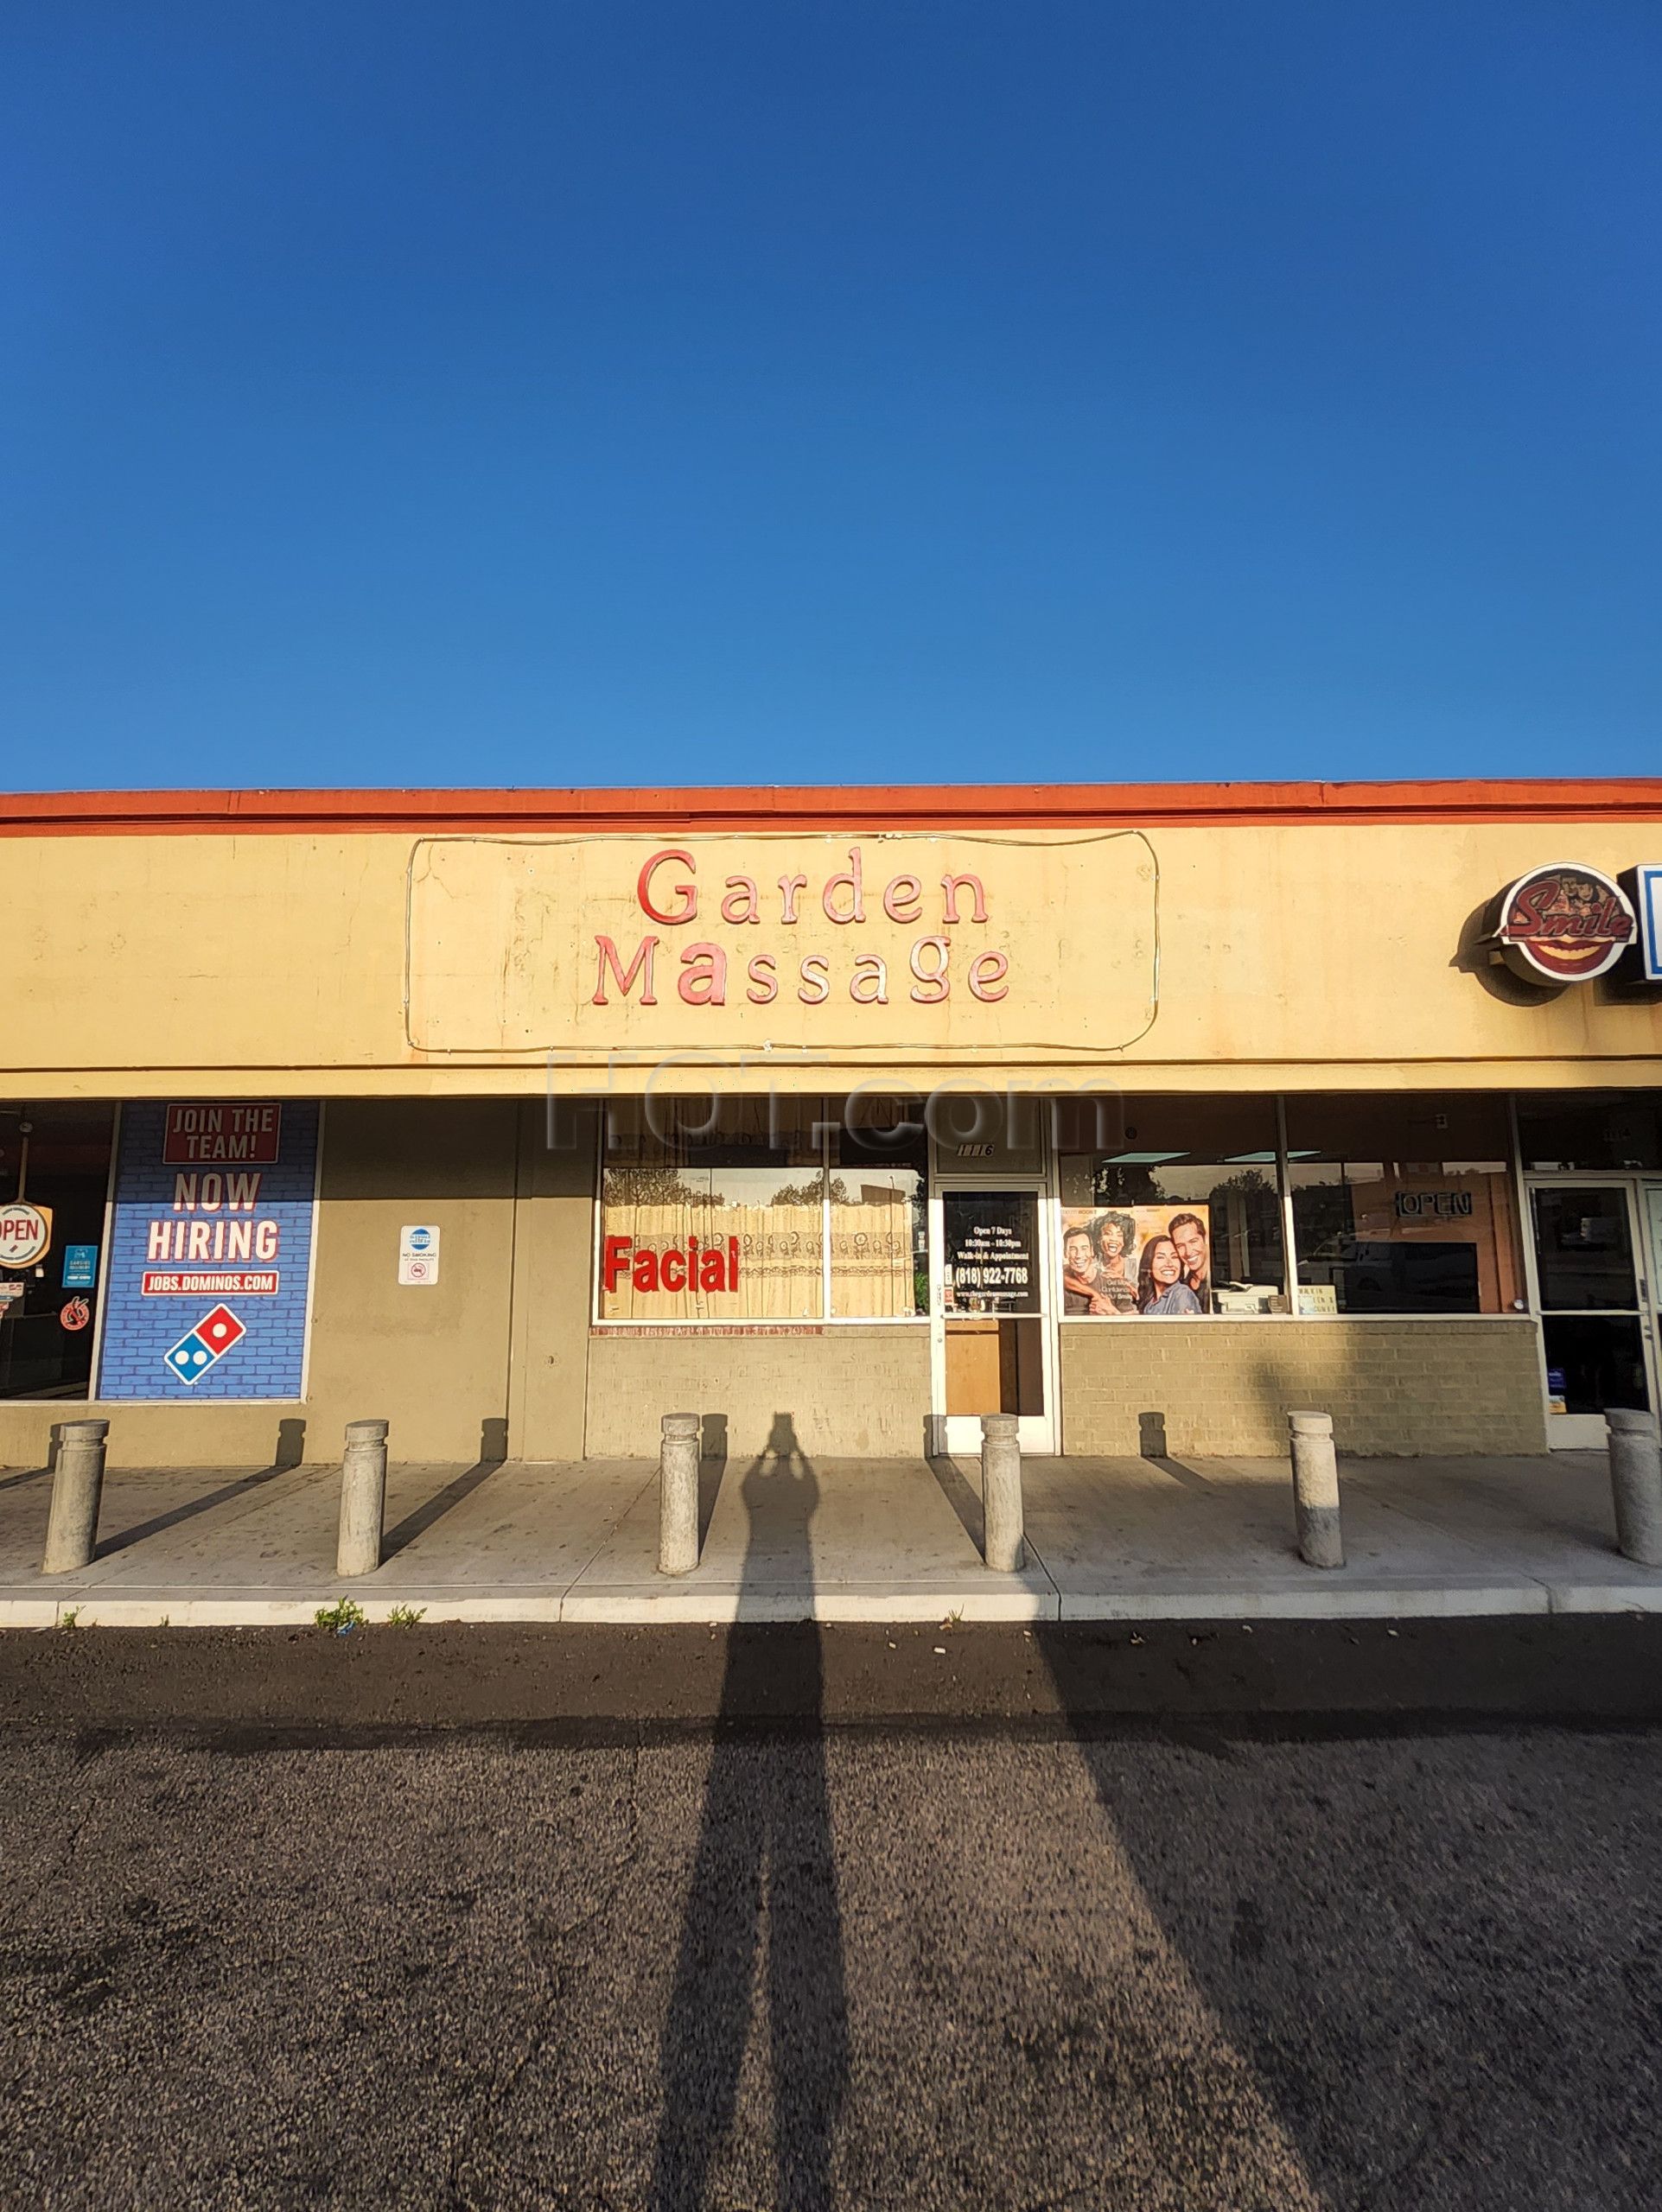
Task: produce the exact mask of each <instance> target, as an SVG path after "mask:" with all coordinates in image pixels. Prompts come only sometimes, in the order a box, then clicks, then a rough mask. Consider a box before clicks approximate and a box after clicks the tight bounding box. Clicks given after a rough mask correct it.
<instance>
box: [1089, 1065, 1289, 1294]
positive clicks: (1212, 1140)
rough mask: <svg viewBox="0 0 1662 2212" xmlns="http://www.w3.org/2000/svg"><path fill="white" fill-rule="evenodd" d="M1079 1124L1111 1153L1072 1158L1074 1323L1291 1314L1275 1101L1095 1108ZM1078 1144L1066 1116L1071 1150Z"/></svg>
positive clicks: (1158, 1100)
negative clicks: (1285, 1307) (1282, 1309)
mask: <svg viewBox="0 0 1662 2212" xmlns="http://www.w3.org/2000/svg"><path fill="white" fill-rule="evenodd" d="M1072 1118H1073V1119H1074V1120H1076V1121H1077V1122H1079V1123H1080V1124H1081V1126H1082V1127H1083V1125H1085V1124H1089V1125H1091V1127H1092V1132H1093V1134H1097V1135H1106V1136H1107V1137H1108V1139H1109V1142H1110V1148H1109V1149H1107V1150H1093V1151H1073V1150H1067V1149H1064V1150H1063V1152H1062V1157H1061V1220H1060V1225H1059V1226H1060V1233H1059V1243H1060V1253H1061V1267H1062V1309H1063V1311H1064V1313H1068V1314H1071V1315H1073V1316H1075V1317H1079V1318H1083V1317H1092V1318H1095V1319H1123V1318H1126V1317H1135V1316H1142V1317H1143V1318H1148V1319H1156V1320H1158V1319H1181V1318H1182V1317H1183V1316H1185V1315H1188V1316H1193V1315H1194V1314H1197V1313H1271V1312H1274V1311H1275V1310H1276V1308H1277V1306H1278V1305H1281V1304H1283V1303H1284V1290H1285V1265H1284V1262H1283V1252H1282V1243H1283V1239H1282V1227H1281V1201H1280V1198H1279V1196H1278V1195H1277V1181H1276V1109H1275V1102H1274V1100H1273V1099H1271V1098H1220V1099H1212V1098H1182V1097H1163V1098H1162V1097H1144V1098H1125V1099H1122V1100H1114V1101H1111V1102H1107V1103H1106V1104H1105V1107H1100V1108H1099V1107H1098V1105H1097V1103H1095V1102H1090V1101H1086V1102H1080V1103H1079V1105H1078V1106H1077V1108H1076V1109H1074V1110H1073V1116H1072ZM1069 1134H1070V1132H1069V1128H1068V1117H1067V1116H1064V1118H1063V1119H1062V1122H1061V1124H1060V1128H1059V1135H1060V1138H1061V1141H1062V1142H1063V1143H1064V1145H1065V1144H1066V1142H1067V1135H1069Z"/></svg>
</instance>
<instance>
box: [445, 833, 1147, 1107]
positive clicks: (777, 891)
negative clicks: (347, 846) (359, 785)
mask: <svg viewBox="0 0 1662 2212" xmlns="http://www.w3.org/2000/svg"><path fill="white" fill-rule="evenodd" d="M1157 902H1158V877H1157V869H1156V862H1155V856H1154V853H1153V849H1152V848H1151V847H1150V845H1149V842H1148V840H1147V838H1146V837H1145V836H1143V834H1142V833H1141V832H1140V831H1136V830H1127V831H1112V830H1110V831H1099V832H1094V833H1086V834H1084V835H1080V836H1067V835H1065V834H1054V835H1051V836H1043V835H1032V836H1028V835H1022V834H1017V833H1015V832H1011V833H1009V834H999V833H987V834H977V835H973V836H968V835H965V836H958V835H941V836H927V835H916V834H912V833H905V834H897V835H893V836H889V835H885V834H881V833H880V834H876V835H874V834H871V833H865V834H861V835H854V836H850V835H848V834H846V833H844V834H842V835H838V834H837V833H836V832H831V831H827V832H825V833H823V834H814V833H811V834H808V835H787V834H783V833H781V834H770V833H766V832H764V833H761V834H755V833H751V834H747V835H742V836H730V837H728V836H682V837H679V838H657V839H652V840H646V839H641V838H634V837H623V836H596V837H593V838H586V839H585V838H570V837H547V838H532V837H526V838H511V837H434V838H424V839H422V840H421V841H419V842H418V843H417V846H416V847H415V849H414V850H413V852H412V855H411V864H410V873H409V897H408V928H407V938H406V947H405V1002H406V1003H405V1014H406V1023H407V1039H408V1043H409V1045H410V1047H411V1050H412V1052H417V1053H422V1054H427V1053H432V1054H444V1055H449V1054H454V1053H462V1054H466V1055H468V1056H479V1057H482V1058H513V1057H517V1056H521V1055H523V1056H525V1057H527V1058H529V1057H531V1056H532V1055H536V1056H548V1057H551V1058H558V1059H559V1060H561V1061H563V1062H565V1063H569V1064H570V1065H575V1066H579V1067H581V1066H584V1065H605V1064H606V1063H607V1062H608V1061H611V1062H613V1063H616V1062H618V1061H620V1060H623V1061H641V1060H645V1061H647V1062H651V1061H652V1060H653V1059H655V1058H663V1057H664V1056H665V1055H674V1054H677V1053H685V1054H686V1055H688V1056H689V1058H692V1059H696V1060H697V1062H698V1063H699V1064H700V1065H736V1064H740V1063H748V1062H751V1061H754V1060H755V1058H758V1057H759V1056H767V1055H770V1054H774V1053H780V1052H793V1051H794V1052H808V1053H810V1054H813V1055H816V1056H821V1055H823V1056H824V1057H825V1058H828V1059H842V1060H844V1061H847V1062H849V1063H857V1062H861V1061H869V1062H870V1063H871V1064H873V1065H895V1064H896V1063H904V1062H905V1061H907V1059H913V1060H917V1059H927V1060H928V1061H929V1062H932V1063H937V1062H939V1061H940V1060H942V1059H945V1060H946V1061H947V1062H948V1063H949V1064H950V1063H951V1062H952V1061H953V1060H962V1061H964V1062H965V1063H966V1064H972V1063H974V1062H975V1061H977V1060H979V1059H981V1058H984V1056H985V1055H986V1054H988V1053H989V1052H998V1053H1000V1054H1001V1055H1003V1056H1005V1057H1006V1058H1008V1057H1010V1056H1013V1055H1018V1056H1019V1055H1023V1054H1025V1056H1026V1057H1027V1058H1029V1059H1030V1060H1031V1061H1032V1062H1034V1063H1036V1064H1038V1065H1044V1064H1046V1063H1050V1064H1054V1065H1070V1064H1072V1065H1077V1064H1079V1062H1081V1061H1086V1062H1088V1061H1090V1060H1092V1059H1094V1058H1099V1057H1101V1056H1103V1055H1105V1054H1109V1053H1112V1052H1118V1051H1120V1050H1123V1049H1124V1046H1126V1045H1127V1044H1129V1043H1130V1042H1131V1041H1132V1040H1133V1039H1136V1038H1137V1037H1138V1036H1139V1035H1141V1034H1143V1033H1144V1032H1145V1031H1146V1030H1147V1029H1148V1027H1149V1024H1150V1022H1151V1021H1152V1020H1153V1018H1154V1014H1155V1010H1156V1005H1155V992H1156V972H1157V965H1156V930H1157Z"/></svg>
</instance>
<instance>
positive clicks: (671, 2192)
mask: <svg viewBox="0 0 1662 2212" xmlns="http://www.w3.org/2000/svg"><path fill="white" fill-rule="evenodd" d="M740 1495H741V1496H742V1498H743V1500H744V1503H745V1507H746V1510H747V1511H748V1515H749V1529H748V1543H747V1548H746V1553H745V1561H744V1568H743V1573H742V1580H741V1586H740V1600H739V1616H740V1617H739V1618H738V1619H737V1620H736V1621H735V1623H734V1624H733V1626H732V1628H731V1629H730V1630H729V1635H728V1644H727V1665H726V1669H725V1673H724V1675H723V1686H722V1699H721V1706H720V1710H719V1713H718V1716H717V1719H716V1734H715V1743H714V1745H713V1748H712V1750H711V1753H710V1773H709V1777H708V1779H707V1781H706V1783H705V1788H704V1810H703V1816H702V1818H701V1820H700V1822H699V1828H698V1840H697V1847H696V1851H695V1854H694V1859H693V1869H692V1878H691V1885H690V1887H689V1890H688V1892H687V1900H686V1907H685V1919H684V1921H683V1923H682V1929H681V1943H680V1952H679V1956H678V1961H677V1966H676V1974H675V1986H674V1991H673V1993H672V1996H671V1999H670V2004H669V2010H668V2013H667V2016H666V2018H665V2024H664V2031H663V2037H662V2040H661V2043H660V2045H659V2074H660V2078H661V2082H662V2087H663V2099H664V2103H663V2113H662V2119H661V2121H660V2124H659V2136H658V2146H657V2154H656V2158H655V2161H654V2171H653V2194H652V2200H651V2201H652V2204H653V2212H692V2208H694V2207H697V2206H699V2205H702V2204H704V2202H705V2201H706V2195H707V2192H708V2191H709V2190H710V2185H711V2180H712V2176H713V2175H714V2173H715V2171H716V2165H717V2162H718V2160H719V2159H720V2158H721V2155H722V2152H723V2147H724V2145H726V2144H727V2142H728V2140H729V2137H730V2136H731V2134H732V2133H733V2128H734V2123H735V2118H736V2116H737V2112H738V2101H739V2077H740V2073H741V2069H742V2065H743V2062H744V2054H745V2048H746V2045H747V2043H748V2039H749V2034H750V2028H751V2013H752V1994H753V1991H754V1990H755V1989H756V1986H757V1970H756V1969H757V1960H758V1955H759V1953H763V1952H765V1966H764V1970H763V1973H762V1975H761V1986H760V1996H761V2007H762V2009H763V2010H764V2011H765V2012H766V2015H767V2037H768V2043H769V2047H770V2057H771V2062H772V2063H771V2066H770V2068H769V2069H767V2071H768V2074H769V2075H770V2076H771V2081H772V2085H773V2095H774V2113H773V2136H774V2194H773V2197H772V2200H771V2201H772V2202H773V2203H774V2205H775V2206H778V2207H780V2208H781V2212H818V2208H821V2207H825V2206H828V2205H829V2204H830V2202H831V2154H832V2148H833V2141H832V2139H833V2131H834V2129H835V2127H836V2125H837V2115H838V2113H839V2112H840V2110H841V2107H842V2104H843V2100H844V2094H846V2091H847V2087H848V2079H849V2028H848V2005H847V1998H846V1993H845V1988H844V1964H843V1929H842V1916H841V1911H840V1909H839V1906H838V1902H837V1862H836V1853H835V1849H834V1845H833V1839H832V1832H831V1791H830V1784H829V1779H828V1776H827V1772H826V1763H825V1728H824V1719H823V1714H824V1709H825V1707H824V1666H823V1659H822V1654H821V1649H820V1638H819V1630H818V1625H817V1624H815V1623H814V1622H812V1621H807V1622H801V1623H793V1624H777V1623H775V1624H768V1623H767V1621H765V1620H755V1619H748V1618H745V1614H746V1612H747V1611H748V1606H747V1602H746V1601H747V1599H750V1600H753V1601H754V1600H755V1599H759V1598H760V1597H761V1594H762V1592H763V1591H764V1589H770V1588H771V1587H774V1586H777V1585H778V1583H779V1582H780V1581H781V1580H783V1581H786V1582H799V1583H800V1584H801V1585H803V1586H812V1555H811V1552H810V1547H809V1540H808V1531H809V1524H810V1522H812V1518H813V1515H814V1511H815V1509H816V1507H817V1505H818V1499H819V1484H818V1478H817V1477H816V1475H815V1472H814V1468H813V1464H812V1461H811V1460H810V1459H807V1458H806V1457H805V1455H804V1453H803V1452H802V1449H801V1446H800V1445H799V1443H798V1441H797V1436H796V1427H795V1423H794V1421H793V1417H792V1416H791V1415H790V1414H775V1415H774V1424H773V1428H772V1430H771V1432H770V1433H769V1435H768V1439H767V1445H766V1446H765V1447H764V1449H763V1450H762V1452H761V1454H760V1456H759V1457H758V1458H756V1459H755V1460H753V1461H752V1462H751V1465H750V1466H749V1468H748V1471H747V1472H746V1474H745V1477H744V1479H743V1482H742V1484H741V1486H740ZM764 1542H765V1548H764ZM757 1609H758V1610H760V1607H758V1608H757ZM781 1681H783V1682H785V1683H787V1684H788V1685H789V1694H790V1703H791V1707H792V1710H793V1713H798V1714H799V1715H804V1716H806V1718H805V1720H804V1724H803V1726H801V1729H800V1732H799V1733H798V1732H793V1734H792V1736H791V1738H790V1739H789V1740H788V1741H783V1742H781V1741H780V1739H779V1738H777V1737H775V1738H774V1739H773V1740H772V1741H771V1742H758V1741H756V1740H755V1738H753V1737H751V1736H750V1735H749V1734H748V1732H747V1731H746V1730H745V1728H744V1726H743V1724H744V1723H745V1722H746V1721H747V1720H748V1719H754V1717H755V1716H756V1715H757V1714H758V1713H765V1712H767V1710H768V1708H769V1706H770V1704H771V1703H772V1701H773V1700H772V1693H773V1691H774V1689H775V1688H776V1687H777V1686H778V1685H779V1684H780V1682H781Z"/></svg>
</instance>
